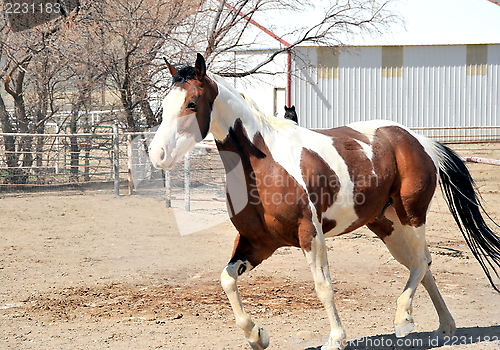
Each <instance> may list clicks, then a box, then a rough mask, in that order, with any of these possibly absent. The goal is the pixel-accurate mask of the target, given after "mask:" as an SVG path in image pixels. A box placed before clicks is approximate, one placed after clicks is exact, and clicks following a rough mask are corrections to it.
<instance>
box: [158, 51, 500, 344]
mask: <svg viewBox="0 0 500 350" xmlns="http://www.w3.org/2000/svg"><path fill="white" fill-rule="evenodd" d="M168 68H169V70H170V73H171V74H172V76H173V88H172V90H171V91H170V92H169V93H168V95H167V96H166V97H165V100H164V101H163V121H162V123H161V125H160V127H159V129H158V131H157V133H156V135H155V137H154V139H153V140H152V142H151V144H150V159H151V161H152V163H153V164H154V166H155V167H157V168H162V169H168V168H171V167H172V166H173V165H174V164H175V163H176V162H177V161H178V160H179V159H181V157H182V156H183V155H184V154H185V153H186V152H188V151H189V150H190V149H192V148H193V146H194V145H195V144H196V143H197V142H199V141H201V140H202V139H203V138H204V137H205V136H206V135H207V134H208V133H209V132H210V133H212V134H213V136H214V138H215V140H216V144H217V147H218V149H219V151H220V154H221V156H222V160H223V163H224V166H225V168H226V173H227V174H228V176H229V174H233V173H234V172H235V171H236V170H235V169H240V170H241V171H239V172H236V173H237V174H239V175H237V176H233V177H235V178H237V179H239V181H240V182H239V186H232V188H233V190H231V188H228V190H227V203H228V209H229V212H230V214H231V220H232V222H233V224H234V226H235V227H236V229H237V230H238V235H237V237H236V240H235V245H234V250H233V254H232V258H231V260H230V261H229V263H228V264H227V266H226V267H225V268H224V270H223V272H222V274H221V283H222V287H223V289H224V291H225V292H226V294H227V296H228V298H229V301H230V303H231V306H232V308H233V311H234V315H235V318H236V323H237V325H238V326H239V327H241V328H242V329H243V331H244V333H245V336H246V338H247V340H248V342H249V343H250V345H251V347H252V348H253V349H265V348H267V347H268V345H269V337H268V334H267V332H266V331H265V329H264V328H262V327H261V326H259V325H257V324H255V323H254V322H253V321H252V319H251V318H250V316H249V315H248V314H247V313H246V312H245V310H244V308H243V306H242V302H241V299H240V295H239V292H238V288H237V279H238V276H240V275H241V274H243V273H244V272H245V271H249V270H250V269H253V268H255V267H256V266H257V265H259V264H260V263H261V262H262V261H263V260H264V259H266V258H268V257H270V256H271V255H272V254H273V252H274V251H275V250H276V249H278V248H280V247H283V246H294V247H299V248H301V249H302V251H303V253H304V255H305V257H306V259H307V262H308V263H309V266H310V268H311V271H312V275H313V278H314V284H315V290H316V292H317V295H318V297H319V299H320V300H321V302H322V303H323V305H324V307H325V309H326V313H327V315H328V320H329V322H330V326H331V331H330V335H329V340H328V342H327V343H326V344H325V345H324V346H323V347H322V349H323V350H331V349H342V348H344V347H345V345H346V335H345V331H344V328H343V327H342V325H341V322H340V319H339V316H338V314H337V310H336V308H335V304H334V293H333V287H332V281H331V279H330V273H329V268H328V261H327V249H326V245H325V237H331V236H338V235H341V234H344V233H347V232H350V231H352V230H355V229H356V228H358V227H361V226H363V225H366V226H367V227H368V228H369V229H370V230H372V231H373V232H374V233H375V234H376V235H377V236H378V237H380V238H381V240H382V241H383V242H384V243H385V245H386V246H387V248H388V249H389V251H390V252H391V254H392V255H393V256H394V258H395V259H396V260H397V261H399V262H400V263H401V264H403V265H404V266H406V267H407V268H408V269H409V272H410V275H409V278H408V281H407V283H406V286H405V287H404V290H403V292H402V294H401V296H400V297H399V298H398V299H397V311H396V316H395V319H394V327H395V333H396V336H397V337H404V336H406V335H407V334H408V333H409V332H410V331H411V330H412V328H413V325H414V322H413V317H412V299H413V297H414V294H415V290H416V288H417V286H418V285H419V284H420V283H422V284H423V286H424V287H425V289H426V290H427V292H428V293H429V295H430V297H431V299H432V302H433V304H434V306H435V308H436V310H437V313H438V315H439V328H438V330H437V334H438V335H451V334H453V332H454V331H455V322H454V320H453V318H452V316H451V314H450V312H449V311H448V308H447V307H446V305H445V302H444V300H443V298H442V297H441V294H440V293H439V291H438V288H437V286H436V283H435V281H434V277H433V275H432V273H431V271H430V269H429V268H430V265H431V255H430V253H429V250H428V248H427V245H426V240H425V226H426V215H427V212H428V210H429V205H430V202H431V199H432V197H433V195H434V191H435V188H436V185H437V183H438V181H440V184H441V186H442V189H443V192H444V195H445V198H446V200H447V203H448V206H449V208H450V209H451V212H452V213H453V215H454V217H455V220H456V222H457V224H458V226H459V227H460V230H461V231H462V233H463V235H464V237H465V239H466V241H467V243H468V245H469V247H470V248H471V251H472V253H473V254H474V255H475V257H476V258H477V260H478V261H479V263H480V264H481V266H482V267H483V269H484V271H485V273H486V275H487V277H488V279H489V280H490V282H491V284H492V285H493V286H494V287H495V289H496V286H495V284H494V280H493V278H494V277H495V276H494V275H495V274H496V276H497V277H498V270H497V269H498V267H499V266H500V239H499V237H498V236H497V235H496V234H495V233H494V232H493V231H492V230H491V229H490V228H488V226H487V225H486V223H485V222H484V220H483V218H482V216H481V211H480V210H481V205H480V203H479V201H478V197H477V194H476V192H475V187H474V185H473V180H472V178H471V176H470V174H469V172H468V170H467V168H466V167H465V166H464V163H463V162H462V161H461V160H460V158H459V157H458V156H457V155H456V154H455V153H454V152H453V151H452V150H450V149H449V148H447V147H446V146H444V145H442V144H440V143H438V142H434V141H431V140H429V139H427V138H425V137H422V136H419V135H417V134H415V133H413V132H412V131H410V130H409V129H407V128H405V127H404V126H402V125H399V124H396V123H393V122H389V121H382V120H375V121H369V122H357V123H352V124H349V125H348V126H343V127H339V128H335V129H327V130H309V129H306V128H302V127H300V126H298V125H296V124H295V123H293V122H292V121H289V120H285V119H280V118H272V117H269V116H267V115H264V114H263V113H261V112H260V111H259V110H258V108H257V107H256V105H255V104H254V103H253V102H252V101H251V100H249V99H248V98H245V97H244V96H243V95H242V94H240V93H239V92H237V91H235V89H234V88H233V87H231V86H230V85H229V84H228V83H227V82H225V81H224V80H223V79H222V78H220V77H218V76H216V75H212V74H210V73H208V74H207V72H206V66H205V61H204V59H203V57H202V56H201V55H198V57H197V59H196V63H195V66H194V67H191V66H184V67H179V68H176V67H174V66H172V65H170V64H169V65H168ZM231 155H232V156H231ZM238 189H239V191H240V192H238ZM235 191H236V192H238V193H236V192H235ZM241 192H243V194H244V195H245V196H244V199H245V200H244V201H243V205H242V204H241V203H242V201H241V198H242V197H241ZM238 208H239V209H238ZM497 290H498V289H497Z"/></svg>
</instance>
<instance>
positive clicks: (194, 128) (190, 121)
mask: <svg viewBox="0 0 500 350" xmlns="http://www.w3.org/2000/svg"><path fill="white" fill-rule="evenodd" d="M167 67H168V70H169V71H170V74H172V79H173V87H172V89H171V90H170V92H169V93H168V94H167V96H166V97H165V99H164V100H163V103H162V107H163V115H162V122H161V124H160V127H159V128H158V131H157V132H156V135H155V137H154V138H153V141H151V144H150V146H149V157H150V159H151V162H152V163H153V165H154V166H155V167H156V168H159V169H170V168H172V167H173V166H174V165H175V163H176V162H177V161H178V160H179V159H181V158H182V157H183V156H184V155H185V154H186V153H187V152H188V151H190V150H191V149H192V148H193V147H194V145H195V144H196V143H197V142H200V141H201V140H203V139H204V138H205V137H206V136H207V134H208V131H209V129H210V122H211V114H212V107H213V103H214V100H215V98H216V97H217V94H218V89H217V84H216V83H215V82H214V81H213V80H211V79H210V78H209V77H208V76H207V71H206V64H205V59H204V58H203V56H202V55H200V54H198V55H197V58H196V62H195V65H194V67H191V66H184V67H180V68H176V67H174V66H173V65H171V64H170V63H168V62H167Z"/></svg>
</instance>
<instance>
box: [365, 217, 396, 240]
mask: <svg viewBox="0 0 500 350" xmlns="http://www.w3.org/2000/svg"><path fill="white" fill-rule="evenodd" d="M393 224H394V223H393V222H392V221H391V220H389V219H387V218H382V219H380V220H377V221H373V222H369V223H367V224H366V226H367V227H368V228H369V229H370V230H371V231H372V232H373V233H375V234H376V235H377V236H378V237H379V238H380V239H381V240H382V241H383V240H384V238H385V237H387V236H390V235H391V233H392V231H394V227H393Z"/></svg>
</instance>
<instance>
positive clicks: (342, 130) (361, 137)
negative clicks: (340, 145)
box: [314, 126, 370, 145]
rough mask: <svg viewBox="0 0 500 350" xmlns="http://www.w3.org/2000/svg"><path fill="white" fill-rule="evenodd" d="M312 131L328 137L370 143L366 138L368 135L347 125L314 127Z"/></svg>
mask: <svg viewBox="0 0 500 350" xmlns="http://www.w3.org/2000/svg"><path fill="white" fill-rule="evenodd" d="M314 131H316V132H318V133H320V134H323V135H326V136H330V137H336V138H343V139H354V140H358V141H361V142H364V143H366V144H368V145H369V144H370V139H369V138H368V136H366V135H365V134H363V133H361V132H359V131H357V130H354V129H351V128H350V127H348V126H341V127H338V128H333V129H314Z"/></svg>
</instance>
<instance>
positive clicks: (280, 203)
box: [216, 119, 316, 266]
mask: <svg viewBox="0 0 500 350" xmlns="http://www.w3.org/2000/svg"><path fill="white" fill-rule="evenodd" d="M216 143H217V147H218V149H219V151H221V153H222V154H224V152H233V153H235V154H237V155H238V156H239V157H240V159H241V165H242V166H243V169H244V174H245V179H244V181H245V185H244V186H246V192H247V193H248V196H249V197H248V204H247V205H246V206H245V207H244V208H243V210H241V211H240V212H239V213H236V214H235V215H234V216H233V217H231V221H232V222H233V224H234V226H235V227H236V229H237V230H238V233H239V235H238V237H237V239H236V241H235V247H234V251H233V258H232V259H231V261H237V260H242V261H245V260H248V261H249V262H250V263H251V264H252V266H257V265H258V264H259V263H260V262H262V261H263V260H264V259H267V258H268V257H269V256H271V255H272V254H273V253H274V251H275V250H276V249H278V248H280V247H283V246H295V247H301V248H302V249H304V250H306V251H309V250H310V249H311V241H312V238H313V237H314V236H315V234H316V233H315V228H314V225H313V223H312V221H311V218H312V212H311V210H310V208H309V204H308V196H307V193H306V192H305V190H304V188H303V187H302V186H300V185H299V184H298V183H297V181H296V180H295V179H294V178H293V177H292V176H290V174H288V172H287V171H286V170H285V169H284V168H283V167H282V166H281V165H279V164H278V163H277V162H276V161H275V160H274V159H273V158H272V155H271V152H270V151H269V149H268V147H267V145H266V144H265V142H264V139H263V138H262V136H261V135H260V134H256V135H255V137H254V139H253V140H252V142H251V141H250V140H249V138H248V135H247V134H246V131H245V129H244V127H243V125H242V122H241V120H239V119H237V120H236V122H235V125H234V127H233V128H231V130H230V132H229V135H228V137H227V138H226V139H225V140H224V141H222V142H220V141H216ZM222 151H224V152H222ZM223 163H224V166H225V167H226V172H228V171H231V169H230V168H228V166H229V165H228V164H227V162H225V161H224V158H223ZM230 196H231V194H228V197H230Z"/></svg>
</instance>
